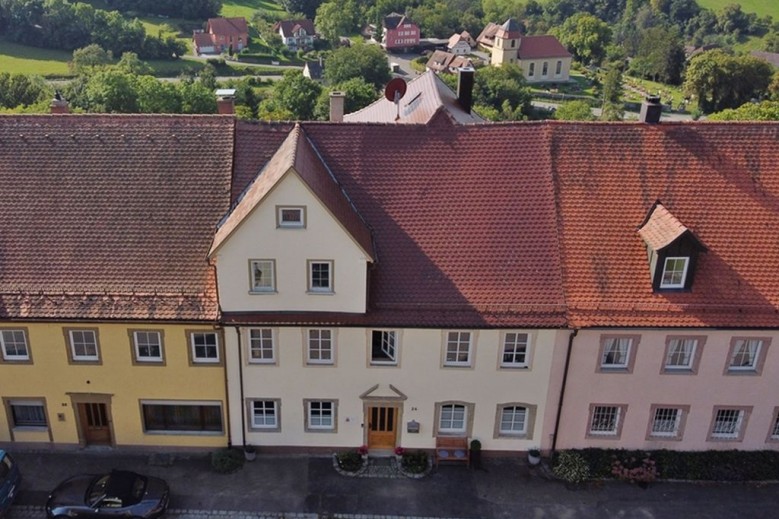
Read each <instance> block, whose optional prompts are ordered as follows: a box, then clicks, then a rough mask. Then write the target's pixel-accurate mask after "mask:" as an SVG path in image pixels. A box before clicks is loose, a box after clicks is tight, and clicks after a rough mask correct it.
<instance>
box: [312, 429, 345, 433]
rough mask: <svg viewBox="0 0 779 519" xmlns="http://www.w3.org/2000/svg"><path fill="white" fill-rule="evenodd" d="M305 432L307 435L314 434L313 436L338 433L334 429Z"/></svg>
mask: <svg viewBox="0 0 779 519" xmlns="http://www.w3.org/2000/svg"><path fill="white" fill-rule="evenodd" d="M306 432H307V433H315V434H321V433H325V434H334V433H336V432H338V431H336V430H335V429H306Z"/></svg>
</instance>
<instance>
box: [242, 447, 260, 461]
mask: <svg viewBox="0 0 779 519" xmlns="http://www.w3.org/2000/svg"><path fill="white" fill-rule="evenodd" d="M243 456H244V458H246V461H254V459H255V458H256V457H257V451H256V450H255V449H244V451H243Z"/></svg>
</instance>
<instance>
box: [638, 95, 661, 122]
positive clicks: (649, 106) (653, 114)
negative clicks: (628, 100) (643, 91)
mask: <svg viewBox="0 0 779 519" xmlns="http://www.w3.org/2000/svg"><path fill="white" fill-rule="evenodd" d="M661 113H663V105H662V104H661V103H660V96H647V98H646V100H645V101H644V102H643V103H641V112H640V113H639V115H638V120H639V121H641V122H642V123H651V124H657V123H659V122H660V114H661Z"/></svg>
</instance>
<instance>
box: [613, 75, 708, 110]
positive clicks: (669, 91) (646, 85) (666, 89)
mask: <svg viewBox="0 0 779 519" xmlns="http://www.w3.org/2000/svg"><path fill="white" fill-rule="evenodd" d="M623 81H624V83H626V84H628V85H632V86H634V87H643V89H644V90H645V91H646V92H648V93H650V94H657V93H659V94H660V99H661V100H662V102H663V104H670V105H671V106H673V107H674V108H676V107H677V106H679V105H680V104H682V103H683V102H684V93H683V92H682V89H681V88H680V87H676V86H672V85H666V84H663V83H655V82H654V81H649V80H646V79H638V78H634V77H630V76H627V75H625V76H623ZM622 98H623V99H624V100H625V101H633V102H641V101H643V100H644V96H643V95H641V94H638V93H636V92H634V91H632V90H629V89H627V88H625V89H624V94H623V95H622ZM695 106H696V104H695V102H694V101H693V102H692V103H690V104H688V105H687V109H688V111H689V110H692V109H694V108H695Z"/></svg>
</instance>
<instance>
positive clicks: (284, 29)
mask: <svg viewBox="0 0 779 519" xmlns="http://www.w3.org/2000/svg"><path fill="white" fill-rule="evenodd" d="M273 30H274V31H276V32H278V33H279V36H281V41H283V42H284V45H286V46H287V48H288V49H289V50H291V51H297V50H310V49H313V48H314V40H315V39H316V30H315V29H314V22H312V21H311V20H283V21H280V22H276V23H275V24H274V25H273Z"/></svg>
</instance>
